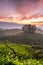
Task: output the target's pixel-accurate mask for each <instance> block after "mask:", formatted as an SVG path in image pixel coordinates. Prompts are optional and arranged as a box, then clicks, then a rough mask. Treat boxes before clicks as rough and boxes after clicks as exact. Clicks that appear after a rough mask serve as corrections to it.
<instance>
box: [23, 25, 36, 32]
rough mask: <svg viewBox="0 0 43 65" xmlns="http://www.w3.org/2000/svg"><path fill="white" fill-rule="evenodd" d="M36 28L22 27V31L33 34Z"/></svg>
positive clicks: (32, 26) (33, 26)
mask: <svg viewBox="0 0 43 65" xmlns="http://www.w3.org/2000/svg"><path fill="white" fill-rule="evenodd" d="M36 29H37V28H36V26H35V25H23V27H22V30H23V31H25V32H30V33H34V32H35V31H36Z"/></svg>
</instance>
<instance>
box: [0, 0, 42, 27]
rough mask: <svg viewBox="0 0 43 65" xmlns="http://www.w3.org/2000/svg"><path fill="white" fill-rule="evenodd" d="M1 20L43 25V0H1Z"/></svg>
mask: <svg viewBox="0 0 43 65" xmlns="http://www.w3.org/2000/svg"><path fill="white" fill-rule="evenodd" d="M0 21H3V22H14V23H19V24H32V25H42V26H43V0H0Z"/></svg>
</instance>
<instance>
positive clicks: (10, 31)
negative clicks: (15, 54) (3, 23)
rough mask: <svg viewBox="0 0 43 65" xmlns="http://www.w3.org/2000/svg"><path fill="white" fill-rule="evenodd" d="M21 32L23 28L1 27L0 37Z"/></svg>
mask: <svg viewBox="0 0 43 65" xmlns="http://www.w3.org/2000/svg"><path fill="white" fill-rule="evenodd" d="M21 32H22V30H21V29H0V37H5V36H12V35H17V34H19V33H21Z"/></svg>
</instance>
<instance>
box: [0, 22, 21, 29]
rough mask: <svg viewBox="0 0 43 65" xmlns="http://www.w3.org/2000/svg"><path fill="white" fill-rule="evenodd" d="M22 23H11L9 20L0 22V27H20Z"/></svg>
mask: <svg viewBox="0 0 43 65" xmlns="http://www.w3.org/2000/svg"><path fill="white" fill-rule="evenodd" d="M21 27H22V24H17V23H11V22H0V29H15V28H17V29H21Z"/></svg>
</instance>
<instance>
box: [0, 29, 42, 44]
mask: <svg viewBox="0 0 43 65" xmlns="http://www.w3.org/2000/svg"><path fill="white" fill-rule="evenodd" d="M2 34H3V35H2ZM5 40H9V41H10V42H12V43H17V44H18V43H19V44H31V45H33V44H39V45H40V44H41V45H43V34H39V33H25V32H23V31H22V30H21V29H13V30H5V31H1V33H0V41H5Z"/></svg>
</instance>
